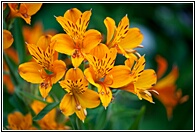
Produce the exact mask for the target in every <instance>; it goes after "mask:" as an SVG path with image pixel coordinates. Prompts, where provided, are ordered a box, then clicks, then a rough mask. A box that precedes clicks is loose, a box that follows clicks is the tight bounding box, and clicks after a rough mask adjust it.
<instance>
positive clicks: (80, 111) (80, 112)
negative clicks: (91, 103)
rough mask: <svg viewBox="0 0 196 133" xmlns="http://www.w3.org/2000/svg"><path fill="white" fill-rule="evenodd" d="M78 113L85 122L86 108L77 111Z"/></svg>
mask: <svg viewBox="0 0 196 133" xmlns="http://www.w3.org/2000/svg"><path fill="white" fill-rule="evenodd" d="M76 115H77V116H78V118H79V119H80V120H81V121H83V122H84V120H85V118H86V115H87V114H86V109H83V108H81V109H80V110H77V111H76Z"/></svg>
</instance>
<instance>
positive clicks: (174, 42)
mask: <svg viewBox="0 0 196 133" xmlns="http://www.w3.org/2000/svg"><path fill="white" fill-rule="evenodd" d="M74 7H76V8H78V9H79V10H81V11H82V12H84V11H86V10H89V9H92V16H91V19H90V23H89V26H88V29H90V28H93V29H97V30H99V31H100V32H101V33H102V34H103V35H104V36H105V35H106V28H105V25H104V23H103V21H104V19H105V18H106V17H111V18H113V19H114V20H115V22H116V25H117V24H118V22H119V21H120V20H121V18H122V17H124V16H125V15H126V14H127V15H128V18H129V20H130V27H138V28H140V30H141V32H142V34H143V35H144V40H143V42H142V45H143V46H144V48H140V49H138V52H139V53H140V54H141V55H143V54H145V58H146V63H147V64H146V67H145V68H146V69H147V68H152V69H154V70H155V71H156V69H157V63H156V61H155V56H156V55H161V56H163V57H164V58H165V59H166V60H167V61H168V69H167V72H166V74H165V75H167V74H168V73H169V72H170V71H171V70H172V66H173V65H174V64H176V65H177V66H178V68H179V77H178V79H177V82H176V85H177V88H180V89H182V93H183V95H189V100H188V101H187V102H185V103H183V104H179V105H177V106H176V108H175V109H174V111H173V118H172V119H171V120H169V121H168V119H167V115H166V110H165V108H164V106H163V105H162V104H161V102H160V101H158V100H157V99H155V98H154V101H155V104H151V103H149V102H147V101H145V100H142V101H140V100H139V99H138V98H137V96H135V95H133V94H131V93H128V92H124V91H120V92H118V94H117V95H116V96H115V99H114V101H113V102H112V103H111V104H110V105H109V107H108V109H107V110H104V109H103V107H99V108H96V109H89V110H87V111H88V115H87V119H86V120H85V123H84V124H83V129H109V130H110V129H114V130H121V129H123V130H124V129H129V128H130V126H131V125H132V126H134V123H135V124H136V125H138V128H135V129H139V130H192V129H193V116H194V115H193V3H43V5H42V7H41V9H40V10H39V11H38V12H37V14H35V15H33V16H32V19H31V26H33V25H34V24H35V23H36V22H37V21H41V22H42V23H43V26H44V29H45V30H47V29H55V30H56V31H57V32H58V33H64V31H63V29H62V27H61V26H60V24H59V23H58V22H57V21H56V19H55V17H54V16H63V14H64V12H65V11H67V10H68V9H70V8H74ZM23 22H24V21H23ZM24 25H27V24H25V23H24ZM124 60H125V58H124V57H122V56H118V57H117V60H116V64H123V63H124ZM54 88H55V90H54V89H52V92H54V91H56V90H59V92H58V94H57V95H59V97H60V98H59V99H61V98H62V96H63V95H64V94H63V92H62V90H61V89H59V85H58V84H56V85H55V86H54ZM56 88H57V89H56ZM61 92H62V93H61ZM54 93H56V92H54ZM4 104H5V103H4ZM143 106H145V108H142V107H143ZM141 108H142V110H140V109H141ZM6 111H7V112H6ZM10 111H12V109H9V110H4V113H5V114H7V113H9V112H10ZM140 116H141V118H140ZM137 119H138V121H139V122H138V123H137ZM132 129H134V128H132Z"/></svg>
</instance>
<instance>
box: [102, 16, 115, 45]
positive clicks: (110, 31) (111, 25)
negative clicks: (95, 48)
mask: <svg viewBox="0 0 196 133" xmlns="http://www.w3.org/2000/svg"><path fill="white" fill-rule="evenodd" d="M104 24H105V26H106V28H107V42H106V44H109V43H110V42H111V41H112V39H113V37H114V31H115V30H116V24H115V21H114V20H113V19H112V18H110V17H107V18H106V19H105V20H104Z"/></svg>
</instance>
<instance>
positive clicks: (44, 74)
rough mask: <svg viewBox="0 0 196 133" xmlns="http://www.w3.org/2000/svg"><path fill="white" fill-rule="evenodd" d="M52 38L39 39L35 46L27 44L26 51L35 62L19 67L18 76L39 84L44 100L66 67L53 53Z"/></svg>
mask: <svg viewBox="0 0 196 133" xmlns="http://www.w3.org/2000/svg"><path fill="white" fill-rule="evenodd" d="M51 38H52V36H50V35H46V36H42V37H40V39H39V40H38V42H37V45H35V44H28V45H27V47H28V50H29V52H30V54H31V55H32V57H33V58H34V59H35V61H36V62H27V63H23V64H21V65H20V66H19V68H18V70H19V74H20V76H21V77H22V78H23V79H25V80H26V81H28V82H31V83H36V84H37V83H40V86H39V90H40V93H41V95H42V97H43V98H46V97H47V95H48V93H49V92H50V90H51V88H52V85H53V84H54V83H56V82H57V81H59V80H60V79H61V78H62V77H63V76H64V74H65V71H66V65H65V63H64V62H63V61H61V60H57V59H58V54H57V53H56V52H55V51H54V48H53V47H54V42H53V43H52V42H51Z"/></svg>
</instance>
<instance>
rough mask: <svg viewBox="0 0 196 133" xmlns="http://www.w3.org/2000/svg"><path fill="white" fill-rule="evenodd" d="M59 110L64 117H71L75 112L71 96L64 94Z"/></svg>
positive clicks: (74, 104)
mask: <svg viewBox="0 0 196 133" xmlns="http://www.w3.org/2000/svg"><path fill="white" fill-rule="evenodd" d="M59 107H60V110H61V112H62V113H63V114H64V115H65V116H70V115H72V114H73V113H74V112H75V110H76V103H75V101H74V97H73V96H72V95H69V94H66V95H65V96H64V97H63V99H62V100H61V102H60V105H59Z"/></svg>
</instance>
